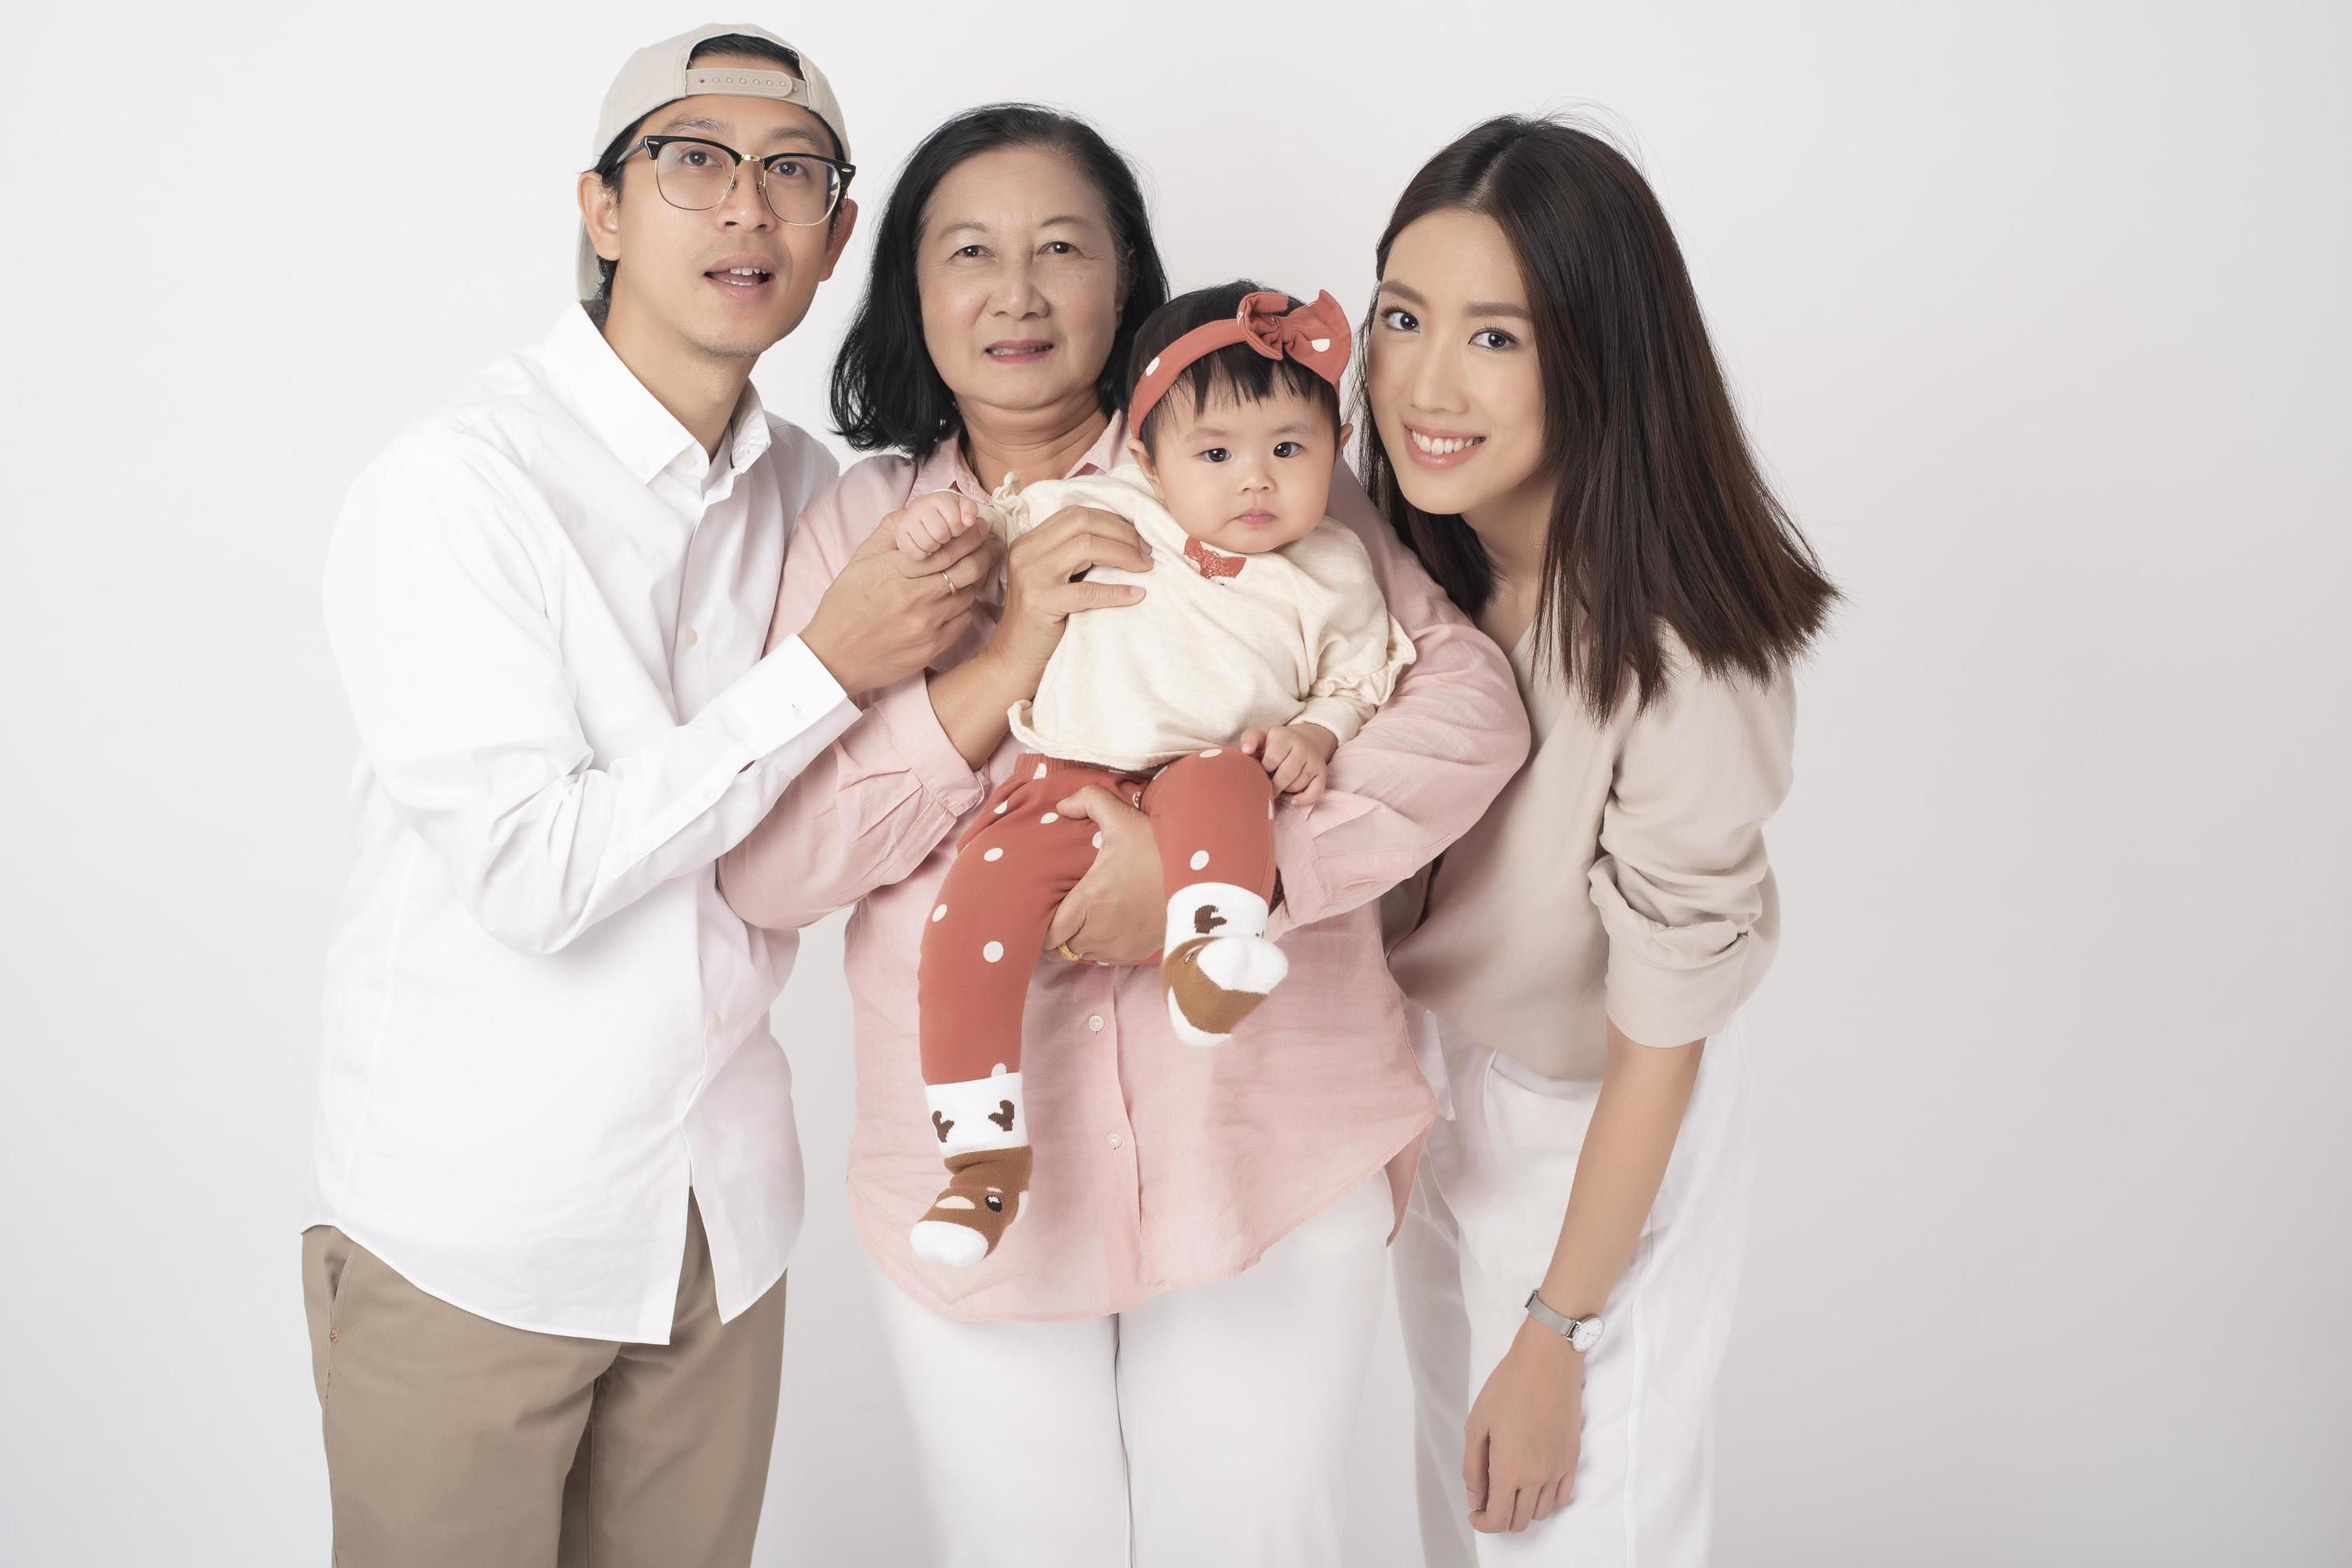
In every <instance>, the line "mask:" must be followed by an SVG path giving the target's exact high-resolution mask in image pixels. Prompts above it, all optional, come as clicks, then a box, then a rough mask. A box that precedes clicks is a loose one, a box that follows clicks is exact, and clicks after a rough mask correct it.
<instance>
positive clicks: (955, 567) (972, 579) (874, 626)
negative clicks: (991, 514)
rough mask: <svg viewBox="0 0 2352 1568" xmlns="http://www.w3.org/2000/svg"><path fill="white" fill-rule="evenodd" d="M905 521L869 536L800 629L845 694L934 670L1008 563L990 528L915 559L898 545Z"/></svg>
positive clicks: (887, 522)
mask: <svg viewBox="0 0 2352 1568" xmlns="http://www.w3.org/2000/svg"><path fill="white" fill-rule="evenodd" d="M927 499H928V498H927ZM903 517H904V513H901V512H893V513H891V514H890V515H889V516H888V517H886V518H884V519H883V520H882V521H881V522H880V523H879V524H878V525H877V527H876V528H875V530H874V531H873V532H872V533H871V534H869V535H867V536H866V542H865V543H863V544H861V545H859V546H858V547H857V553H856V554H855V555H853V556H851V557H850V558H849V563H848V564H846V565H845V566H844V567H842V569H841V574H840V575H839V576H837V577H835V579H834V580H833V585H832V586H831V587H829V588H827V589H826V590H825V591H824V598H823V599H822V600H820V601H819V602H818V604H817V606H816V614H814V616H810V617H809V623H808V625H807V626H803V628H802V629H801V641H803V642H804V643H806V644H807V645H808V649H809V651H810V652H811V653H813V654H814V655H816V657H817V658H818V659H819V660H821V661H822V662H823V663H824V667H825V668H827V669H828V670H831V671H832V672H833V678H834V679H835V680H837V681H839V682H841V689H843V690H844V691H850V692H857V691H876V690H879V689H881V688H883V687H885V686H889V685H891V684H893V683H895V682H897V681H900V680H904V679H907V678H908V676H910V675H915V674H918V673H919V672H920V671H922V670H924V669H926V668H929V665H930V662H931V661H932V660H933V659H935V658H939V657H940V655H941V654H943V653H945V652H946V651H947V650H948V649H949V648H950V647H953V646H954V644H955V640H956V638H958V637H961V636H962V635H963V631H964V627H965V626H966V625H967V624H969V622H970V620H971V612H972V607H973V605H976V604H978V603H979V601H980V594H979V589H980V586H981V584H983V583H985V582H987V581H988V576H989V574H990V573H992V572H993V571H995V570H996V565H997V563H998V562H1000V561H1002V560H1003V558H1004V547H1003V545H1002V544H1000V543H998V542H997V540H996V536H995V535H994V534H993V533H992V532H990V531H988V530H987V529H984V528H967V529H965V530H963V531H961V532H960V533H958V534H956V535H955V536H954V537H952V538H950V540H949V541H948V542H946V543H945V544H942V545H940V547H939V548H937V549H936V550H933V551H931V552H929V553H928V554H924V555H910V554H908V553H906V552H903V551H902V550H900V548H899V547H898V534H899V527H900V522H901V520H902V518H903Z"/></svg>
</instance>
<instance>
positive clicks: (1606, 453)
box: [1359, 115, 1839, 721]
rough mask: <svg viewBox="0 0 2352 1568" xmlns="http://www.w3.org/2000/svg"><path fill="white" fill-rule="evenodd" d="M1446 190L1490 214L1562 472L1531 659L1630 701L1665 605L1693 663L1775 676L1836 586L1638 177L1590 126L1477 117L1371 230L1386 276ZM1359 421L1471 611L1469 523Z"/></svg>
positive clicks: (1483, 572) (1402, 518)
mask: <svg viewBox="0 0 2352 1568" xmlns="http://www.w3.org/2000/svg"><path fill="white" fill-rule="evenodd" d="M1448 210H1459V211H1467V212H1475V213H1483V214H1485V215H1486V216H1488V217H1491V218H1493V219H1494V220H1495V222H1496V224H1498V225H1499V226H1501V227H1502V230H1503V233H1504V235H1505V237H1507V239H1508V240H1509V241H1510V244H1511V247H1512V249H1513V250H1514V251H1515V252H1516V253H1517V258H1518V265H1519V277H1520V279H1521V282H1522V283H1523V285H1524V286H1525V288H1526V289H1527V294H1528V310H1530V312H1531V313H1532V315H1533V317H1534V337H1535V340H1536V341H1535V345H1534V347H1535V351H1536V362H1537V364H1538V369H1539V373H1540V374H1541V377H1542V384H1543V400H1544V442H1545V445H1546V447H1548V448H1549V458H1548V461H1549V465H1550V467H1551V468H1552V470H1553V471H1554V472H1556V473H1557V474H1558V476H1559V485H1558V489H1557V490H1556V492H1555V496H1554V500H1553V502H1552V515H1551V528H1550V531H1549V536H1548V537H1547V539H1546V540H1545V543H1544V564H1543V577H1544V582H1543V588H1542V592H1541V595H1540V596H1539V597H1538V602H1537V609H1536V619H1535V637H1536V640H1537V645H1538V647H1539V648H1541V649H1542V650H1543V653H1544V656H1545V658H1547V659H1548V660H1549V659H1554V658H1556V659H1557V661H1558V662H1557V665H1556V666H1555V668H1557V669H1558V670H1559V672H1560V673H1561V675H1562V676H1563V678H1564V679H1567V680H1568V681H1569V682H1570V684H1571V685H1573V686H1574V687H1575V688H1576V689H1578V690H1579V692H1580V695H1581V696H1582V698H1583V700H1584V703H1585V706H1586V707H1587V709H1588V710H1591V713H1592V715H1593V717H1594V718H1595V719H1597V720H1601V721H1606V720H1607V719H1608V718H1609V716H1610V715H1611V714H1612V713H1613V712H1615V711H1616V709H1617V705H1618V704H1619V702H1621V701H1622V700H1623V698H1624V696H1625V692H1626V688H1627V685H1628V682H1629V681H1630V683H1631V685H1632V688H1633V696H1634V702H1635V706H1636V708H1637V709H1638V708H1639V707H1641V706H1642V705H1644V704H1646V703H1647V702H1648V701H1649V700H1650V699H1651V698H1652V697H1653V696H1654V694H1656V693H1657V692H1658V691H1659V690H1660V689H1663V687H1664V683H1665V679H1666V678H1667V675H1668V671H1667V670H1666V668H1665V661H1664V649H1663V647H1662V646H1661V643H1660V638H1659V635H1658V623H1659V622H1661V621H1663V622H1664V623H1665V624H1666V625H1667V626H1671V627H1673V628H1674V630H1675V634H1676V635H1677V636H1678V637H1681V638H1682V641H1683V643H1684V646H1685V647H1687V648H1689V650H1690V653H1691V656H1692V658H1695V659H1696V661H1697V663H1698V666H1699V668H1701V669H1702V670H1705V671H1706V672H1707V673H1710V674H1721V673H1725V672H1727V671H1730V670H1743V671H1746V672H1747V673H1748V674H1750V675H1753V676H1755V677H1757V678H1758V679H1770V678H1771V677H1772V676H1773V675H1774V674H1775V673H1776V672H1777V671H1778V670H1780V668H1783V667H1785V666H1786V665H1788V664H1789V663H1790V661H1792V660H1793V659H1795V658H1797V657H1799V656H1800V655H1801V654H1802V653H1803V652H1804V650H1805V648H1806V647H1808V646H1809V645H1810V644H1811V641H1812V639H1813V637H1815V635H1816V634H1818V633H1819V632H1820V630H1821V628H1822V623H1823V621H1824V620H1825V619H1826V617H1827V616H1828V614H1829V610H1830V606H1831V605H1832V604H1833V603H1835V602H1836V600H1837V598H1838V596H1839V595H1838V591H1837V589H1836V588H1835V587H1834V586H1832V584H1831V583H1830V581H1829V579H1828V577H1827V576H1825V575H1824V574H1822V569H1821V564H1820V563H1819V561H1818V560H1817V559H1816V558H1815V556H1814V554H1813V552H1812V547H1811V545H1809V544H1808V543H1807V542H1805V538H1804V536H1803V534H1801V532H1799V531H1798V530H1797V527H1796V525H1795V524H1794V523H1793V522H1791V521H1790V519H1789V515H1788V513H1787V512H1786V511H1784V510H1782V509H1781V506H1780V501H1779V500H1776V499H1774V497H1773V495H1772V492H1771V489H1769V487H1768V486H1767V485H1766V484H1765V482H1764V478H1763V476H1762V475H1761V474H1760V473H1759V471H1758V470H1757V467H1756V460H1755V458H1754V457H1753V456H1752V455H1751V454H1750V453H1749V451H1748V441H1747V437H1746V436H1745V435H1744V434H1743V433H1742V431H1741V429H1740V426H1739V416H1738V414H1736V413H1735V412H1734V411H1733V409H1732V406H1731V396H1730V394H1729V393H1728V392H1727V390H1726V388H1725V386H1724V382H1723V372H1722V370H1721V368H1720V367H1719V366H1718V365H1717V363H1716V358H1715V350H1714V348H1713V346H1712V345H1710V344H1709V342H1707V336H1706V321H1704V319H1703V318H1702V317H1701V316H1700V314H1699V308H1698V296H1697V294H1696V292H1695V291H1694V290H1693V289H1692V288H1691V281H1690V273H1689V271H1688V270H1687V269H1686V268H1685V267H1684V265H1683V257H1682V250H1681V248H1680V247H1678V246H1676V245H1675V237H1674V231H1673V230H1672V229H1671V228H1669V227H1668V226H1667V224H1666V216H1665V213H1664V211H1663V210H1661V208H1660V207H1659V205H1658V200H1657V197H1656V196H1655V195H1653V194H1652V193H1651V190H1650V187H1649V185H1648V184H1647V183H1646V182H1644V181H1643V178H1642V176H1641V174H1640V173H1639V172H1638V171H1637V170H1635V169H1634V167H1633V164H1632V163H1630V162H1628V161H1627V160H1626V158H1625V156H1624V155H1623V154H1622V153H1619V152H1618V151H1617V150H1616V149H1615V148H1613V147H1612V146H1610V145H1609V144H1608V143H1607V142H1603V141H1601V139H1600V138H1599V137H1597V136H1593V135H1591V134H1589V133H1588V132H1583V131H1580V130H1577V129H1575V128H1574V127H1572V126H1570V125H1566V124H1562V123H1559V122H1558V121H1549V120H1528V119H1522V118H1520V117H1518V116H1517V115H1506V116H1503V117H1500V118H1498V119H1495V120H1489V121H1486V123H1485V124H1483V125H1480V126H1477V127H1476V128H1475V129H1474V130H1472V131H1470V132H1468V133H1467V134H1465V135H1464V136H1463V137H1461V138H1460V139H1459V140H1457V141H1456V142H1454V143H1453V145H1451V146H1449V147H1447V148H1445V149H1444V151H1443V152H1441V153H1438V154H1437V155H1436V156H1435V157H1433V158H1432V159H1431V160H1430V161H1429V162H1428V163H1425V164H1423V166H1422V169H1421V172H1420V173H1419V174H1415V175H1414V176H1413V177H1412V183H1411V184H1408V185H1406V186H1405V190H1404V195H1402V197H1400V198H1399V199H1398V201H1397V205H1396V211H1395V213H1394V214H1393V215H1392V216H1391V217H1390V219H1389V225H1388V227H1387V229H1386V230H1385V231H1383V232H1382V234H1381V239H1380V246H1379V248H1378V251H1377V256H1378V260H1379V267H1380V270H1381V274H1382V275H1383V276H1385V275H1386V274H1387V271H1388V263H1389V249H1390V247H1391V246H1392V245H1394V244H1395V242H1396V237H1397V236H1398V235H1399V234H1401V233H1402V232H1403V231H1404V229H1405V228H1406V227H1407V226H1410V225H1411V224H1412V223H1413V222H1415V221H1416V220H1418V219H1420V218H1422V217H1424V216H1427V215H1429V214H1431V213H1433V212H1443V211H1448ZM1369 331H1370V323H1369V322H1368V323H1367V333H1368V335H1369ZM1368 412H1369V411H1368ZM1359 422H1360V424H1361V426H1363V431H1364V436H1363V442H1364V445H1363V456H1364V465H1365V477H1366V481H1367V483H1368V485H1369V487H1370V489H1371V492H1372V495H1373V498H1374V499H1375V500H1378V501H1379V503H1380V505H1381V510H1383V511H1384V512H1385V513H1386V514H1387V516H1388V518H1389V521H1390V522H1391V524H1392V525H1393V526H1394V527H1395V529H1396V531H1397V533H1398V534H1399V536H1400V537H1402V539H1403V541H1404V542H1405V543H1406V545H1407V546H1408V547H1410V548H1411V549H1412V552H1413V553H1414V554H1415V555H1417V556H1419V557H1420V558H1421V562H1422V563H1423V565H1424V566H1426V567H1427V568H1428V569H1429V573H1430V575H1431V576H1433V577H1434V578H1436V579H1437V581H1438V584H1440V585H1441V586H1442V587H1444V589H1445V591H1446V592H1447V593H1448V594H1449V595H1452V596H1453V599H1454V603H1455V604H1457V605H1460V606H1461V607H1462V608H1463V610H1464V611H1465V612H1466V613H1467V614H1470V615H1473V616H1475V615H1476V614H1477V613H1478V612H1479V611H1480V610H1481V609H1483V608H1484V607H1485V605H1486V600H1487V597H1488V595H1490V594H1491V593H1492V592H1493V589H1494V573H1493V568H1492V565H1491V563H1489V562H1488V560H1487V558H1486V549H1485V547H1484V546H1483V545H1482V544H1481V543H1480V542H1479V540H1478V536H1477V534H1476V533H1475V532H1473V531H1471V529H1470V527H1469V526H1468V525H1467V524H1466V523H1465V522H1464V521H1462V519H1460V518H1459V517H1440V516H1433V515H1432V514H1431V513H1428V512H1425V511H1422V510H1419V509H1418V508H1416V507H1414V506H1413V505H1412V502H1410V501H1408V500H1406V499H1405V497H1404V492H1403V490H1402V489H1400V488H1399V486H1398V484H1397V479H1396V468H1395V465H1394V464H1393V463H1392V462H1391V460H1390V458H1389V454H1388V451H1387V449H1386V448H1385V447H1383V446H1382V445H1381V435H1380V426H1379V424H1378V422H1377V421H1376V420H1373V419H1371V418H1370V417H1364V418H1362V419H1360V421H1359Z"/></svg>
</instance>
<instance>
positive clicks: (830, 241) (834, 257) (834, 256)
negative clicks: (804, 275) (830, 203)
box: [816, 196, 857, 283]
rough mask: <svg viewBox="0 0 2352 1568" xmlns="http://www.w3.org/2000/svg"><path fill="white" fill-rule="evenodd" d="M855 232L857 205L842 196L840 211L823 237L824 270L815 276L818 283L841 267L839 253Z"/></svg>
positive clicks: (847, 244)
mask: <svg viewBox="0 0 2352 1568" xmlns="http://www.w3.org/2000/svg"><path fill="white" fill-rule="evenodd" d="M856 232H857V204H856V202H854V201H852V200H850V199H849V198H848V197H847V196H844V197H842V198H841V206H840V209H839V210H838V211H836V212H835V214H834V215H833V230H832V232H831V233H829V234H827V235H826V236H825V237H824V271H822V272H820V273H818V274H817V275H816V280H817V281H818V282H820V283H822V282H824V280H825V279H828V278H830V277H832V276H833V269H834V268H835V267H838V266H840V265H841V253H842V252H843V251H845V250H846V249H848V248H849V237H850V236H851V235H853V234H855V233H856Z"/></svg>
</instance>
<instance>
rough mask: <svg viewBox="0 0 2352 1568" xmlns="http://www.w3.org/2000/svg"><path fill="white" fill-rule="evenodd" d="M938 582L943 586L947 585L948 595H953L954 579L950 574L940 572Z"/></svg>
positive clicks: (954, 588) (954, 589)
mask: <svg viewBox="0 0 2352 1568" xmlns="http://www.w3.org/2000/svg"><path fill="white" fill-rule="evenodd" d="M940 582H942V583H945V584H947V585H948V592H949V593H950V594H952V593H954V592H955V591H956V585H955V578H954V577H953V576H952V575H950V573H948V572H942V573H940Z"/></svg>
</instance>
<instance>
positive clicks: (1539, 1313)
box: [1528, 1287, 1601, 1350]
mask: <svg viewBox="0 0 2352 1568" xmlns="http://www.w3.org/2000/svg"><path fill="white" fill-rule="evenodd" d="M1528 1317H1530V1318H1533V1319H1534V1320H1535V1321H1537V1322H1538V1323H1541V1324H1542V1325H1543V1326H1544V1327H1545V1328H1547V1329H1549V1330H1550V1331H1552V1332H1553V1333H1556V1334H1558V1335H1559V1337H1560V1338H1561V1339H1564V1340H1566V1341H1567V1342H1569V1343H1570V1344H1571V1345H1575V1346H1576V1348H1577V1349H1579V1350H1585V1349H1588V1348H1589V1347H1590V1346H1591V1343H1592V1342H1593V1341H1594V1340H1595V1339H1598V1338H1599V1337H1600V1334H1599V1330H1600V1326H1601V1325H1600V1321H1599V1320H1598V1319H1595V1318H1571V1317H1569V1316H1567V1315H1565V1314H1564V1313H1560V1312H1556V1311H1554V1310H1552V1308H1551V1304H1550V1303H1549V1302H1548V1301H1546V1300H1544V1299H1543V1292H1542V1289H1541V1288H1540V1287H1538V1289H1533V1290H1530V1291H1528ZM1588 1325H1589V1326H1590V1328H1591V1332H1589V1333H1583V1334H1580V1333H1579V1331H1580V1330H1582V1329H1585V1328H1587V1327H1588ZM1580 1341H1581V1342H1580Z"/></svg>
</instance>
